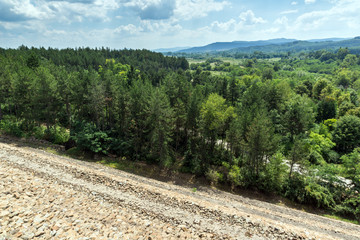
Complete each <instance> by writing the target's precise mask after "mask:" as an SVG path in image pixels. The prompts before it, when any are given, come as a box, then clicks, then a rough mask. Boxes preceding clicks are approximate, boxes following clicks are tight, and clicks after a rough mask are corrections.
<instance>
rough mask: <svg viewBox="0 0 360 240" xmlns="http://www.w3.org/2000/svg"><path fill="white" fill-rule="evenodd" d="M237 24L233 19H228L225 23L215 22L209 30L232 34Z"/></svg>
mask: <svg viewBox="0 0 360 240" xmlns="http://www.w3.org/2000/svg"><path fill="white" fill-rule="evenodd" d="M237 25H238V22H236V20H235V19H230V20H229V21H227V22H218V21H215V22H213V23H212V24H211V28H212V29H213V30H214V31H216V32H232V31H234V30H236V27H237Z"/></svg>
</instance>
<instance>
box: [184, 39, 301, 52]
mask: <svg viewBox="0 0 360 240" xmlns="http://www.w3.org/2000/svg"><path fill="white" fill-rule="evenodd" d="M293 41H296V39H286V38H277V39H271V40H259V41H234V42H216V43H211V44H209V45H206V46H203V47H192V48H188V49H183V50H179V51H178V52H184V53H196V52H214V51H227V50H231V49H235V48H244V47H253V46H266V45H270V44H283V43H289V42H293Z"/></svg>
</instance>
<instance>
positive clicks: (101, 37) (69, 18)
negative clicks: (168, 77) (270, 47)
mask: <svg viewBox="0 0 360 240" xmlns="http://www.w3.org/2000/svg"><path fill="white" fill-rule="evenodd" d="M359 13H360V0H290V1H288V0H134V1H130V0H0V47H12V48H16V47H18V46H20V45H22V44H24V45H27V46H35V47H39V46H44V47H48V46H50V47H56V48H66V47H87V46H89V47H102V46H104V47H110V48H116V49H120V48H147V49H156V48H169V47H179V46H201V45H206V44H209V43H212V42H218V41H236V40H261V39H262V40H265V39H272V38H282V37H284V38H295V39H301V40H305V39H317V38H329V37H355V36H358V35H360V14H359Z"/></svg>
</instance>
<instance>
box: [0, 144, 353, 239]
mask: <svg viewBox="0 0 360 240" xmlns="http://www.w3.org/2000/svg"><path fill="white" fill-rule="evenodd" d="M0 169H1V170H0V188H4V189H5V190H4V191H3V190H1V191H0V216H1V217H0V239H1V237H4V236H8V237H12V238H16V237H18V238H23V239H30V238H31V237H36V238H41V237H42V238H43V239H46V238H47V237H49V236H56V237H58V238H60V239H61V238H63V239H72V237H73V238H76V239H78V238H80V237H84V239H85V238H86V237H89V238H90V239H91V238H93V239H100V238H102V239H122V238H123V237H129V238H130V239H141V238H144V239H197V238H203V239H248V238H251V239H349V240H350V239H360V227H359V226H358V225H355V224H351V223H346V222H341V221H337V220H332V219H328V218H325V217H321V216H317V215H313V214H309V213H305V212H302V211H298V210H294V209H290V208H286V207H282V206H277V205H274V204H270V203H266V202H262V201H258V200H253V199H249V198H245V197H241V196H236V195H232V194H230V193H226V192H222V191H214V190H212V189H202V190H198V191H197V192H192V190H191V189H189V188H184V187H181V186H176V185H172V184H168V183H163V182H159V181H156V180H152V179H148V178H144V177H140V176H136V175H133V174H129V173H125V172H123V171H118V170H115V169H111V168H108V167H106V166H102V165H100V164H96V163H89V162H83V161H79V160H75V159H71V158H67V157H61V156H57V155H53V154H50V153H47V152H44V151H41V150H37V149H32V148H28V147H19V146H16V145H13V144H9V143H7V142H6V140H4V139H1V138H0ZM13 175H18V177H17V178H16V179H13V178H14V176H13ZM17 179H19V180H18V181H19V182H18V183H17ZM24 179H27V180H26V181H25V180H24ZM9 182H11V183H16V184H15V185H16V186H17V188H16V187H15V186H14V185H13V184H10V185H9V184H8V183H9ZM34 182H35V183H38V182H42V185H41V186H40V188H36V189H35V190H34V189H33V190H34V192H35V193H36V192H37V191H40V190H41V189H42V192H44V191H45V192H48V194H45V195H44V194H43V195H41V193H37V194H34V195H33V196H32V195H31V196H32V197H30V198H29V199H28V200H30V199H32V200H33V201H35V202H36V201H40V200H43V201H45V202H46V198H48V197H50V198H52V197H54V196H53V195H54V192H55V193H56V194H57V195H56V196H58V195H59V194H60V195H61V196H62V199H65V200H66V199H67V200H69V199H70V200H72V201H71V202H72V204H70V205H71V207H72V209H71V210H70V211H71V212H72V215H73V216H70V217H66V216H67V215H66V214H65V215H61V214H59V212H60V213H61V209H64V208H65V209H70V208H69V207H67V206H66V205H65V206H62V204H61V203H58V202H56V201H53V202H50V204H49V206H48V205H46V204H45V205H44V209H41V208H42V205H41V204H36V203H34V205H35V206H37V208H36V209H37V212H38V214H40V215H41V216H43V217H44V216H46V214H51V213H54V214H55V215H56V214H58V215H56V217H53V218H52V219H50V220H48V219H46V218H44V221H42V222H41V224H37V222H38V219H37V218H36V217H37V215H36V214H35V213H34V214H28V215H24V214H23V212H21V211H20V213H18V212H17V209H16V206H21V204H23V203H22V202H21V201H20V200H21V199H22V198H21V197H19V196H23V195H25V196H27V195H26V194H27V192H26V191H24V190H22V189H27V188H29V189H32V185H31V184H32V183H34ZM29 184H30V185H29ZM24 185H25V186H24ZM14 188H15V189H14ZM60 190H61V193H58V192H56V191H60ZM13 192H16V193H15V195H16V196H17V197H18V198H16V197H14V193H13ZM69 192H71V193H69ZM39 194H40V195H39ZM74 194H75V195H79V196H78V197H77V198H76V199H74ZM34 199H35V200H34ZM78 199H81V201H80V203H84V202H86V203H87V204H90V205H91V204H93V205H91V206H88V205H84V204H75V202H79V201H77V200H78ZM99 202H100V203H101V204H102V205H106V206H107V207H104V206H101V204H100V205H98V206H96V204H95V203H99ZM94 204H95V206H94ZM10 205H11V206H10ZM83 205H84V206H83ZM24 207H26V206H24ZM84 208H86V209H87V210H84ZM9 209H11V211H12V212H11V211H9ZM49 209H50V210H51V211H50V210H49ZM54 209H55V210H54ZM56 209H57V210H56ZM74 209H77V211H76V212H74ZM119 209H122V212H120V213H118V212H117V211H118V210H119ZM27 211H30V212H31V209H30V210H29V209H28V210H27ZM49 211H50V213H49ZM114 211H115V212H114ZM98 212H101V213H98ZM12 215H15V216H12ZM70 215H71V214H70ZM102 215H106V216H107V217H105V219H106V220H104V221H102V220H100V219H98V217H99V216H102ZM19 216H20V217H21V219H22V220H21V221H26V224H28V225H29V226H28V227H27V228H26V229H25V230H26V231H23V230H24V229H23V228H24V227H23V226H22V225H20V226H19V227H16V226H17V225H16V222H18V221H20V220H19V219H17V218H18V217H19ZM109 216H110V217H109ZM119 217H120V220H119ZM108 218H109V219H108ZM53 219H56V220H58V221H59V222H60V223H62V221H65V220H66V222H71V224H70V226H68V225H66V224H65V225H66V227H65V228H64V227H63V225H64V224H60V226H58V227H54V226H55V225H54V224H52V222H51V221H52V220H53ZM79 219H91V221H90V223H92V224H95V225H96V226H98V227H95V228H94V227H93V228H87V227H86V226H87V224H88V223H87V222H79V223H78V224H77V225H73V223H74V222H75V221H79ZM132 219H137V221H135V222H136V224H134V223H132V222H134V221H133V220H132ZM21 221H20V222H21ZM113 222H115V223H116V224H118V225H116V224H114V223H113ZM14 224H15V225H14ZM26 224H25V225H26ZM7 226H12V227H11V228H9V227H7ZM26 226H27V225H26ZM56 226H57V225H56ZM84 226H85V227H84ZM82 228H84V231H81V230H79V229H82ZM29 229H30V231H29ZM54 229H57V230H54ZM59 229H62V230H59ZM63 229H65V231H64V230H63ZM99 229H100V230H99ZM76 230H78V231H76ZM54 231H55V232H54ZM40 233H41V234H40ZM119 233H121V234H120V235H119ZM39 234H40V235H39ZM52 234H55V235H52ZM71 234H72V235H71ZM116 234H118V235H116ZM29 236H30V237H29ZM91 236H93V237H91Z"/></svg>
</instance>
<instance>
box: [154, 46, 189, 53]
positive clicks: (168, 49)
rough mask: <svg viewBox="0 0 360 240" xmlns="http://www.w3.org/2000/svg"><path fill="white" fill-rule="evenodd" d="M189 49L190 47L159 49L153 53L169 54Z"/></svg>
mask: <svg viewBox="0 0 360 240" xmlns="http://www.w3.org/2000/svg"><path fill="white" fill-rule="evenodd" d="M188 48H190V47H174V48H159V49H154V50H153V51H154V52H159V53H167V52H177V51H181V50H184V49H188Z"/></svg>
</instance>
